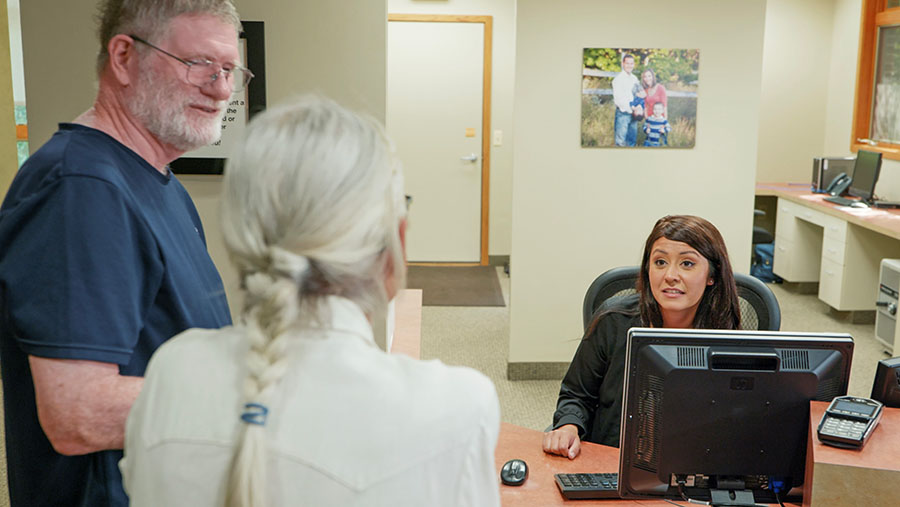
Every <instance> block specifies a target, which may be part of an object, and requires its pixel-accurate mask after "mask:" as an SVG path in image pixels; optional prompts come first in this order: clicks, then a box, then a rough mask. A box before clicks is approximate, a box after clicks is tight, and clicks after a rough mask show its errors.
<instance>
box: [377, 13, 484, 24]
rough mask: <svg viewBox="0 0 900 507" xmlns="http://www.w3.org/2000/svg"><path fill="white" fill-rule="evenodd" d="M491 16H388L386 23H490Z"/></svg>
mask: <svg viewBox="0 0 900 507" xmlns="http://www.w3.org/2000/svg"><path fill="white" fill-rule="evenodd" d="M492 19H493V16H466V15H461V14H460V15H457V14H388V21H418V22H425V23H429V22H430V23H490V22H491V20H492Z"/></svg>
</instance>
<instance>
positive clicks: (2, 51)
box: [0, 8, 19, 195]
mask: <svg viewBox="0 0 900 507" xmlns="http://www.w3.org/2000/svg"><path fill="white" fill-rule="evenodd" d="M0 11H2V13H0V118H2V121H0V139H3V143H2V145H0V195H5V194H6V189H7V188H9V183H10V182H11V181H12V179H13V176H15V174H16V168H17V167H18V166H19V162H18V157H17V155H16V117H15V109H14V107H13V88H12V87H13V84H12V83H13V82H12V70H11V68H10V67H11V66H10V57H9V55H10V52H9V50H10V48H9V28H8V26H9V22H8V20H7V14H6V12H7V11H6V9H5V8H3V9H0Z"/></svg>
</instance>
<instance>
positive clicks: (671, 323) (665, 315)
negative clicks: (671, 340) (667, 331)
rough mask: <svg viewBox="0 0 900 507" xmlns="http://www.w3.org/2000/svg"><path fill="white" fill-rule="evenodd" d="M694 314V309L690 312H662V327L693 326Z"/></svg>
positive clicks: (683, 327)
mask: <svg viewBox="0 0 900 507" xmlns="http://www.w3.org/2000/svg"><path fill="white" fill-rule="evenodd" d="M696 315H697V310H696V309H694V311H692V312H677V313H672V312H662V321H663V327H668V328H678V329H690V328H692V327H694V317H695V316H696Z"/></svg>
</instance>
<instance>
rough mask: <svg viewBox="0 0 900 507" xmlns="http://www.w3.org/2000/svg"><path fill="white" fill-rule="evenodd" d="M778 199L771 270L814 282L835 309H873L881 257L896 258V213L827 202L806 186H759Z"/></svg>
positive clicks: (899, 231) (899, 230)
mask: <svg viewBox="0 0 900 507" xmlns="http://www.w3.org/2000/svg"><path fill="white" fill-rule="evenodd" d="M756 195H758V196H774V197H777V198H778V204H777V212H776V217H775V231H774V232H775V259H774V264H773V271H774V272H775V274H777V275H778V276H780V277H782V278H784V279H785V280H787V281H789V282H818V283H819V299H821V300H822V301H824V302H825V303H827V304H828V305H830V306H831V307H833V308H834V309H836V310H841V311H859V310H869V311H871V310H875V298H876V294H877V291H878V275H879V268H880V263H881V259H883V258H897V257H900V210H888V209H878V208H850V207H846V206H839V205H837V204H832V203H830V202H826V201H825V200H824V198H825V197H826V196H825V194H813V193H812V192H810V190H809V185H808V184H802V185H801V184H787V183H758V184H757V185H756Z"/></svg>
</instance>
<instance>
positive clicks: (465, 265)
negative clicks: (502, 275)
mask: <svg viewBox="0 0 900 507" xmlns="http://www.w3.org/2000/svg"><path fill="white" fill-rule="evenodd" d="M407 265H408V266H420V267H422V266H431V267H435V266H439V267H445V268H470V267H472V266H482V264H481V263H479V262H409V263H407Z"/></svg>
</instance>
